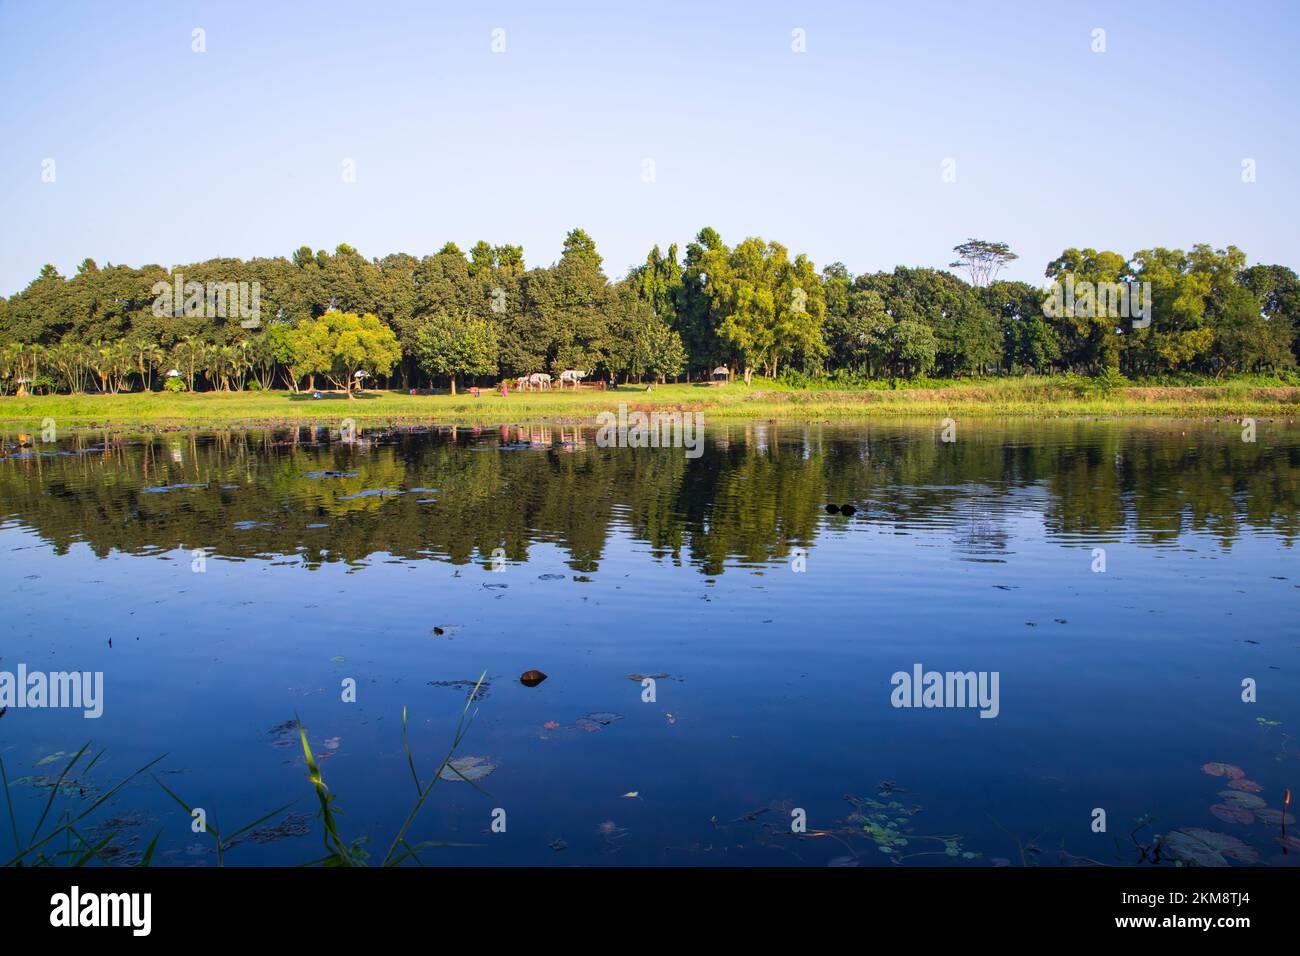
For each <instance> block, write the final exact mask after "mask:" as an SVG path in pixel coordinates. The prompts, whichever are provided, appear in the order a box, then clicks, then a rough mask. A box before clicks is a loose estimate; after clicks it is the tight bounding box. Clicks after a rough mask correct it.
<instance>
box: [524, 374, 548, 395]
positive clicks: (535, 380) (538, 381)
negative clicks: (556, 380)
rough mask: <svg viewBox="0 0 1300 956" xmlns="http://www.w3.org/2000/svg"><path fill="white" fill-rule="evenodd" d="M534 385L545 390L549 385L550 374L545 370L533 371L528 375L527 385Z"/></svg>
mask: <svg viewBox="0 0 1300 956" xmlns="http://www.w3.org/2000/svg"><path fill="white" fill-rule="evenodd" d="M534 385H536V386H537V387H538V388H539V389H540V390H542V391H546V390H547V389H548V388H550V387H551V376H549V375H547V374H546V373H545V372H534V373H533V374H532V375H529V376H528V386H529V388H531V387H532V386H534Z"/></svg>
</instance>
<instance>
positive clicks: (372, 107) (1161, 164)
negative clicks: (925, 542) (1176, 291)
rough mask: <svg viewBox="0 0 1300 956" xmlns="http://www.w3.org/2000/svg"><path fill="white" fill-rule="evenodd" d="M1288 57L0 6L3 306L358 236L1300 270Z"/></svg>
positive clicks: (367, 12) (1033, 39)
mask: <svg viewBox="0 0 1300 956" xmlns="http://www.w3.org/2000/svg"><path fill="white" fill-rule="evenodd" d="M196 27H197V28H202V29H203V30H204V31H205V32H206V37H205V39H206V47H207V51H206V52H205V53H202V54H198V53H194V52H193V51H192V50H191V45H192V31H193V30H194V29H195V28H196ZM1098 27H1100V28H1102V29H1104V30H1105V31H1106V52H1105V53H1094V52H1092V50H1091V45H1092V42H1093V40H1092V31H1093V30H1094V28H1098ZM497 28H500V29H503V30H504V31H505V45H506V50H505V52H504V53H493V52H492V31H493V30H494V29H497ZM797 28H798V29H802V30H804V31H805V35H806V52H805V53H802V54H797V53H794V52H793V51H792V49H791V45H792V31H793V30H795V29H797ZM1298 46H1300V8H1298V7H1297V6H1296V5H1295V4H1290V5H1287V4H1276V5H1274V4H1268V3H1261V4H1250V5H1249V6H1246V7H1238V6H1235V5H1229V4H1222V3H1140V2H1139V3H1113V4H1112V3H1103V4H1089V3H1069V4H1066V3H1055V2H1037V3H1035V2H1025V3H1012V2H991V3H981V4H967V3H956V2H949V3H918V2H908V3H881V4H869V3H852V4H850V3H792V2H789V3H765V2H744V3H721V4H705V3H690V4H674V3H664V2H661V3H650V4H647V3H635V4H633V3H627V4H622V3H614V2H606V3H563V2H554V3H547V4H538V3H536V2H533V3H518V4H515V3H457V4H445V3H436V2H435V3H430V2H424V3H410V4H407V3H398V2H389V0H379V2H373V3H369V4H358V3H332V2H314V3H310V4H295V3H288V2H285V3H266V2H259V3H242V2H227V3H219V4H218V3H212V4H206V3H184V2H173V3H156V4H154V3H123V4H107V3H85V4H70V3H37V2H26V0H19V2H13V0H5V2H0V130H3V135H0V216H2V218H0V221H2V222H3V225H4V228H3V229H0V295H10V294H12V293H14V292H16V291H18V290H20V289H21V288H23V287H24V286H25V285H26V284H27V283H28V282H30V281H31V279H32V278H34V277H35V275H36V273H37V271H38V270H39V268H40V266H41V265H42V264H43V263H46V262H52V263H54V264H55V265H56V266H57V267H58V268H59V269H60V271H62V272H64V273H65V274H69V273H71V272H72V271H74V270H75V268H76V265H77V263H79V262H80V261H81V260H82V259H83V258H85V257H90V258H93V259H95V260H96V261H97V262H98V263H99V264H100V265H101V266H102V265H104V264H106V263H108V262H114V263H119V262H124V263H128V264H131V265H141V264H144V263H149V262H156V263H161V264H163V265H172V264H175V263H184V262H191V261H195V260H200V259H206V258H210V257H215V256H223V255H228V256H240V257H245V258H248V257H252V256H273V255H289V254H290V253H291V252H292V250H293V249H295V248H297V247H298V246H301V245H310V246H312V247H313V248H329V249H333V248H334V247H335V246H336V245H338V244H339V243H341V242H347V243H349V244H351V245H353V246H355V247H357V248H358V249H359V250H360V251H361V252H362V253H363V254H365V255H367V256H382V255H384V254H386V253H389V252H396V251H404V252H410V253H413V254H416V255H422V254H426V253H431V252H435V251H436V250H437V249H438V248H439V247H440V246H441V245H442V244H443V243H444V242H446V241H447V240H454V241H456V242H457V243H458V244H460V245H461V247H462V248H468V247H469V246H470V245H471V244H472V243H473V242H474V241H475V240H477V239H480V238H483V239H487V240H489V241H490V242H493V243H504V242H512V243H520V244H522V245H523V246H524V253H525V257H526V260H527V262H528V264H529V265H545V264H547V263H550V262H552V261H553V260H554V259H555V258H556V257H557V256H558V255H559V251H560V244H561V241H562V240H563V237H564V234H565V232H566V231H567V230H569V229H570V228H572V227H574V226H582V227H583V228H585V229H586V230H587V231H588V232H590V233H591V234H592V235H593V236H594V237H595V239H596V241H597V244H598V248H599V249H600V251H601V253H602V254H603V255H604V257H605V262H606V271H607V272H608V273H610V275H611V276H613V277H617V276H619V275H621V274H623V273H624V272H625V270H626V269H627V268H628V267H629V266H631V265H634V264H636V263H638V262H640V261H642V260H643V259H644V257H645V254H646V252H647V251H648V250H649V248H650V246H651V245H653V244H654V243H659V244H660V245H661V246H664V247H666V246H667V245H668V243H670V242H674V241H676V242H678V243H679V244H680V245H682V246H684V245H685V244H686V242H688V241H689V240H690V239H691V237H693V236H694V234H695V233H696V232H697V231H698V230H699V229H700V227H702V226H705V225H711V226H713V227H714V228H716V229H717V230H718V231H719V232H720V233H721V234H722V236H723V238H724V240H726V241H727V242H728V243H734V242H737V241H739V240H740V239H742V238H744V237H745V236H749V235H759V236H762V237H763V238H765V239H775V240H778V241H780V242H782V243H784V244H785V245H787V246H788V247H790V248H791V249H792V250H793V251H796V252H806V253H807V254H808V255H810V256H811V257H812V259H813V260H814V261H815V262H816V263H817V265H818V266H819V267H820V266H822V265H824V264H825V263H827V262H830V261H834V260H837V259H838V260H841V261H843V262H844V263H846V264H847V265H848V266H849V268H850V270H851V271H853V272H854V273H858V272H864V271H874V270H877V269H891V268H893V266H895V265H898V264H904V265H927V266H940V267H942V266H946V265H947V263H948V262H949V261H950V260H951V258H952V255H951V249H952V246H953V245H955V244H956V243H958V242H960V241H962V240H964V239H966V238H967V237H971V236H976V237H980V238H988V239H997V240H1002V241H1005V242H1008V243H1010V244H1011V246H1012V248H1013V249H1014V250H1016V251H1017V252H1019V253H1020V255H1021V257H1022V258H1021V260H1020V261H1019V262H1018V263H1016V264H1015V266H1014V268H1013V269H1012V270H1011V271H1010V273H1009V275H1010V277H1013V278H1021V279H1025V280H1028V281H1032V282H1038V281H1040V280H1041V278H1042V272H1043V267H1044V265H1045V264H1046V262H1047V261H1048V260H1049V259H1051V258H1053V257H1055V256H1056V255H1058V254H1059V253H1060V251H1061V250H1062V249H1063V248H1066V247H1067V246H1095V247H1099V248H1109V249H1114V250H1116V251H1118V252H1122V253H1124V254H1131V253H1133V252H1135V251H1136V250H1138V249H1142V248H1148V247H1151V246H1157V245H1165V246H1177V247H1181V248H1187V247H1189V246H1190V245H1192V244H1193V243H1196V242H1209V243H1212V244H1214V245H1216V246H1222V245H1225V244H1228V243H1235V244H1236V245H1238V246H1240V247H1241V248H1243V249H1244V250H1245V251H1246V252H1247V254H1248V256H1249V258H1250V261H1251V262H1252V263H1254V262H1261V261H1262V262H1282V263H1285V264H1287V265H1290V266H1292V267H1300V256H1298V255H1297V254H1296V252H1297V242H1296V240H1297V237H1298V235H1300V226H1297V222H1298V220H1300V182H1298V180H1297V176H1298V175H1300V174H1298V173H1297V155H1298V154H1297V146H1298V145H1300V144H1298V143H1297V139H1298V138H1300V128H1298V124H1297V122H1296V120H1297V112H1298V111H1297V108H1296V105H1295V104H1296V102H1297V79H1300V75H1298V74H1300V68H1297V65H1296V64H1297V58H1296V55H1295V50H1296V48H1297V47H1298ZM1247 158H1249V159H1253V160H1254V161H1255V164H1256V176H1257V178H1256V181H1255V182H1254V183H1250V184H1246V183H1243V182H1242V175H1241V164H1242V161H1243V159H1247ZM46 159H53V160H54V161H55V166H54V170H55V177H56V178H55V181H54V182H53V183H46V182H42V163H43V161H44V160H46ZM346 159H351V160H352V161H354V162H355V168H356V181H355V182H351V183H348V182H344V181H343V176H342V169H343V162H344V160H346ZM945 159H953V160H955V169H956V181H955V182H949V183H945V182H943V181H942V176H941V172H942V163H943V161H944V160H945ZM646 160H652V161H653V163H654V181H653V182H646V181H644V175H643V170H644V169H645V161H646Z"/></svg>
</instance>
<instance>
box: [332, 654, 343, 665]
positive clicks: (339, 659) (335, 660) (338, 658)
mask: <svg viewBox="0 0 1300 956" xmlns="http://www.w3.org/2000/svg"><path fill="white" fill-rule="evenodd" d="M330 661H331V662H333V663H335V664H342V663H343V661H344V658H343V657H341V656H339V655H337V654H336V655H335V656H333V657H331V658H330Z"/></svg>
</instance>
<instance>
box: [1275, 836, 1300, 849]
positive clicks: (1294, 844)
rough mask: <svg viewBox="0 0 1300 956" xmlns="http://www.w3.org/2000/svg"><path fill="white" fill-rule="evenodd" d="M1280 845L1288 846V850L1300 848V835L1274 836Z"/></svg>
mask: <svg viewBox="0 0 1300 956" xmlns="http://www.w3.org/2000/svg"><path fill="white" fill-rule="evenodd" d="M1274 839H1275V840H1276V841H1277V842H1278V844H1279V845H1281V846H1284V847H1286V848H1287V849H1288V850H1300V837H1293V836H1280V837H1274Z"/></svg>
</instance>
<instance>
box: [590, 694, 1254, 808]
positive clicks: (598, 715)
mask: <svg viewBox="0 0 1300 956" xmlns="http://www.w3.org/2000/svg"><path fill="white" fill-rule="evenodd" d="M582 719H583V720H594V721H595V722H596V723H598V724H600V725H601V726H602V727H605V726H608V725H610V724H612V723H613V722H614V721H616V720H622V719H623V715H622V714H611V713H608V712H606V711H603V710H598V711H596V712H595V713H594V714H587V715H586V716H585V717H583V718H582ZM1261 805H1262V801H1261Z"/></svg>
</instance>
